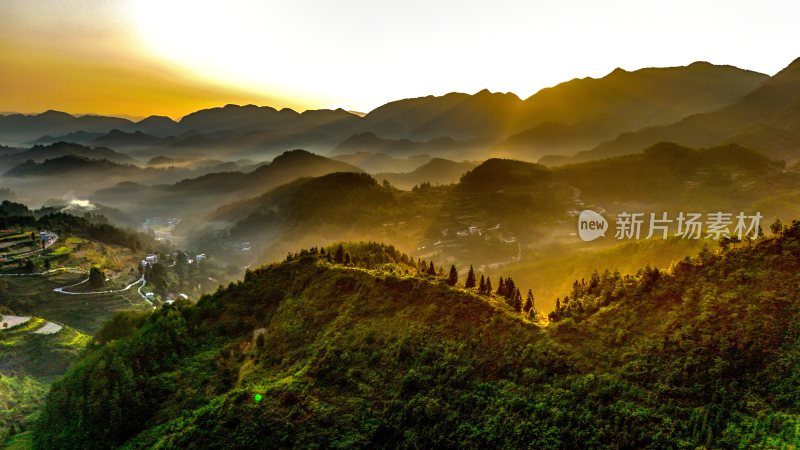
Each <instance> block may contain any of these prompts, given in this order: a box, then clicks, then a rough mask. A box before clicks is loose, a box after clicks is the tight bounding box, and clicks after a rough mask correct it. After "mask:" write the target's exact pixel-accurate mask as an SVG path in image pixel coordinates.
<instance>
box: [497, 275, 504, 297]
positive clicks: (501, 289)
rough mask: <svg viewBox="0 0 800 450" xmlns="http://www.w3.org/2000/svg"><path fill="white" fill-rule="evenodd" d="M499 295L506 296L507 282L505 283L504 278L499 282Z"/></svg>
mask: <svg viewBox="0 0 800 450" xmlns="http://www.w3.org/2000/svg"><path fill="white" fill-rule="evenodd" d="M497 295H506V282H505V281H503V277H500V281H498V282H497Z"/></svg>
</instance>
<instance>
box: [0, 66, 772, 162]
mask: <svg viewBox="0 0 800 450" xmlns="http://www.w3.org/2000/svg"><path fill="white" fill-rule="evenodd" d="M767 78H768V77H767V76H766V75H763V74H759V73H755V72H751V71H747V70H742V69H737V68H734V67H730V66H716V65H712V64H709V63H703V62H699V63H694V64H691V65H689V66H686V67H672V68H649V69H641V70H636V71H633V72H628V71H625V70H622V69H617V70H615V71H613V72H611V73H610V74H608V75H607V76H605V77H603V78H600V79H593V78H583V79H575V80H571V81H568V82H565V83H561V84H559V85H557V86H554V87H552V88H547V89H543V90H541V91H539V92H537V93H536V94H534V95H532V96H531V97H529V98H527V99H525V100H522V99H520V98H519V97H517V96H516V95H514V94H511V93H492V92H489V91H488V90H483V91H480V92H478V93H476V94H474V95H469V94H462V93H450V94H446V95H443V96H427V97H419V98H411V99H404V100H398V101H394V102H390V103H387V104H385V105H383V106H380V107H378V108H376V109H374V110H373V111H370V112H369V113H367V114H366V115H364V116H363V117H362V116H360V115H356V114H353V113H349V112H347V111H344V110H341V109H339V110H309V111H305V112H302V113H298V112H296V111H293V110H291V109H286V108H284V109H281V110H278V109H275V108H271V107H257V106H254V105H246V106H237V105H227V106H224V107H220V108H210V109H205V110H201V111H197V112H195V113H192V114H189V115H187V116H185V117H183V118H181V119H180V120H179V121H177V122H175V121H172V120H171V119H168V118H164V117H157V116H153V117H149V118H146V119H143V120H141V121H139V122H133V121H130V120H128V119H120V118H114V117H101V116H80V117H76V116H71V115H69V114H65V113H60V112H56V111H48V112H46V113H43V114H39V115H21V114H12V115H7V116H0V142H3V143H7V144H15V145H19V144H22V143H27V142H39V143H51V142H54V141H60V140H69V141H73V142H76V143H82V144H88V145H95V146H97V145H100V146H102V145H112V146H114V148H119V149H127V150H131V151H136V152H137V155H139V156H142V157H152V156H158V155H159V154H165V153H168V154H169V155H170V156H175V157H179V156H181V154H187V153H193V154H194V155H193V156H197V154H204V156H206V157H215V158H221V157H224V158H228V159H237V158H243V157H244V158H253V159H260V160H263V159H265V158H267V157H271V156H274V155H277V154H279V153H281V152H283V151H286V150H288V149H291V148H305V149H307V150H310V151H313V152H316V153H320V154H325V153H328V152H332V154H345V153H356V152H364V151H367V152H371V153H387V154H390V155H393V156H408V155H412V154H418V153H427V154H430V155H433V156H443V157H452V156H453V153H458V152H461V154H463V152H465V151H470V150H471V151H472V152H473V153H477V152H483V154H484V155H485V154H487V152H490V153H489V154H494V155H499V156H508V157H514V158H517V159H525V160H536V159H538V158H539V157H541V156H544V155H547V154H562V155H564V154H573V153H576V152H578V151H582V150H587V149H590V148H592V147H593V146H594V145H597V144H599V143H600V142H602V141H604V140H607V139H611V138H613V137H615V136H616V135H618V134H620V133H622V132H631V131H636V130H638V129H640V128H643V127H648V126H654V125H666V124H669V123H671V122H674V121H677V120H680V119H681V118H684V117H686V116H689V115H692V114H697V113H703V112H708V111H713V110H716V109H719V108H722V107H724V106H726V105H729V104H731V103H732V102H735V101H737V100H739V99H741V98H742V97H744V96H745V95H747V94H748V93H750V92H751V91H753V90H754V89H756V88H757V87H759V86H760V85H761V84H762V83H763V82H764V81H765V80H766V79H767ZM164 149H168V150H169V152H166V151H165V150H164ZM470 158H472V157H471V156H470ZM473 159H479V158H473Z"/></svg>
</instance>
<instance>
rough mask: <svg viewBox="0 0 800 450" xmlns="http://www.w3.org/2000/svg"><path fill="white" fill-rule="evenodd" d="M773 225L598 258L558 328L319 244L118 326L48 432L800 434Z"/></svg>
mask: <svg viewBox="0 0 800 450" xmlns="http://www.w3.org/2000/svg"><path fill="white" fill-rule="evenodd" d="M771 228H772V234H771V235H770V236H766V237H760V238H758V239H756V240H753V241H748V242H743V243H739V244H738V245H735V246H732V245H729V244H727V243H725V244H724V245H723V246H722V247H720V248H719V249H714V250H709V249H706V250H703V251H702V252H701V253H700V254H698V255H697V256H695V257H692V258H686V259H684V260H682V261H679V262H676V263H675V264H674V265H673V267H672V268H671V269H670V270H668V271H663V270H658V269H653V268H645V269H643V270H641V271H640V272H639V273H638V274H636V275H631V276H621V275H619V274H615V273H608V272H606V273H602V274H592V275H589V276H588V277H587V279H584V280H579V281H576V283H575V285H574V287H573V290H572V292H570V293H565V294H566V295H565V298H564V299H563V302H562V301H559V307H558V309H557V311H555V312H554V314H553V316H552V323H551V324H550V325H549V326H544V325H543V324H544V322H543V321H542V320H541V319H542V318H541V317H540V316H538V315H537V314H535V306H534V305H533V295H532V293H530V294H529V295H526V296H522V295H519V293H518V291H517V289H516V288H513V289H511V286H513V282H512V284H511V285H510V286H509V283H508V282H507V281H506V280H503V281H502V282H501V281H500V280H498V281H497V284H498V286H497V289H492V288H488V289H487V286H486V285H487V283H486V281H488V280H483V281H484V282H483V283H481V282H479V281H477V280H478V279H479V277H478V274H476V273H474V272H473V271H472V270H471V271H470V273H471V274H472V275H471V276H470V275H468V276H467V278H466V279H464V280H463V281H461V280H459V278H458V272H457V271H455V268H454V267H451V268H450V269H451V270H449V271H448V270H446V269H445V268H440V267H437V266H435V265H434V264H433V263H432V262H429V261H420V260H415V259H413V258H410V257H408V256H405V255H403V254H401V253H399V252H398V251H396V250H395V249H394V248H392V247H387V246H383V245H379V244H344V245H343V246H341V247H339V246H332V247H327V248H312V249H309V250H304V251H301V252H298V253H295V254H291V255H289V256H288V257H287V259H286V261H284V262H283V263H280V264H272V265H269V266H265V267H262V268H260V269H257V270H255V271H251V272H248V273H247V274H246V276H245V278H244V280H243V281H240V282H238V283H232V284H231V285H229V286H228V287H226V288H223V289H220V290H219V291H218V292H217V293H215V294H213V295H207V296H204V297H203V298H202V299H201V300H200V301H199V302H198V303H197V304H196V305H191V304H189V303H187V302H180V301H179V302H176V303H175V304H173V305H172V306H167V307H164V308H162V309H159V310H157V311H156V312H153V313H152V314H140V315H135V316H125V317H119V318H117V319H115V320H114V321H112V322H110V323H109V324H108V325H107V326H106V328H105V329H104V330H103V331H101V333H100V336H103V339H102V340H99V341H98V342H96V343H95V344H93V345H92V346H91V347H90V348H89V349H88V350H87V352H86V353H85V354H84V355H83V357H82V358H81V359H80V360H79V361H78V362H77V363H76V364H75V365H74V366H73V367H72V369H71V370H70V371H69V372H68V373H67V375H66V376H65V377H64V378H63V379H62V380H60V381H59V382H57V383H56V384H54V385H53V388H52V391H51V392H50V394H49V396H48V399H47V404H46V406H45V408H44V409H43V411H42V413H41V417H40V419H39V422H38V424H37V428H36V431H35V435H34V443H35V446H36V447H37V448H42V449H44V448H84V449H87V448H113V447H119V446H124V447H126V448H172V447H179V448H185V447H193V446H194V447H207V446H210V445H214V446H219V447H221V448H254V447H259V448H264V447H269V448H287V447H294V448H307V447H335V448H341V447H347V448H374V447H397V446H400V447H414V448H487V447H488V448H576V447H581V448H698V447H700V448H704V447H705V448H754V447H755V448H792V446H794V445H796V444H797V442H798V440H799V439H800V436H799V435H798V428H799V427H800V377H798V374H800V367H798V366H799V365H800V330H798V323H800V320H798V319H800V317H798V315H799V314H800V308H799V307H800V304H798V302H797V298H796V295H795V292H796V286H797V285H798V283H800V270H798V269H800V267H799V266H800V222H793V223H792V224H791V225H788V226H784V225H783V224H780V223H776V224H773V226H772V227H771ZM454 272H455V273H454ZM467 285H469V286H470V287H467ZM473 286H474V287H473ZM498 289H499V290H500V292H499V293H498V292H497V290H498ZM509 289H511V290H512V291H513V293H512V292H509ZM523 298H525V300H523ZM529 299H530V300H531V305H530V307H529V308H528V311H527V312H526V311H524V309H525V308H526V307H528V305H527V303H528V301H527V300H529ZM520 303H521V305H520ZM531 311H534V313H533V314H532V313H531ZM64 411H70V412H71V413H70V414H64V413H63V412H64Z"/></svg>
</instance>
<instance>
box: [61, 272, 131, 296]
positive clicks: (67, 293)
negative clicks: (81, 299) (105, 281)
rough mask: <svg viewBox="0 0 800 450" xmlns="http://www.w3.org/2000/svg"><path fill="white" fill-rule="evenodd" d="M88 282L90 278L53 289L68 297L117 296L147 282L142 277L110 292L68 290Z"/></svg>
mask: <svg viewBox="0 0 800 450" xmlns="http://www.w3.org/2000/svg"><path fill="white" fill-rule="evenodd" d="M88 282H89V278H86V279H85V280H83V281H79V282H77V283H75V284H70V285H69V286H62V287H57V288H55V289H53V292H56V293H59V294H66V295H93V294H116V293H118V292H125V291H127V290H129V289H130V288H132V287H133V286H135V285H137V284H139V283H142V285H144V283H145V280H144V275H142V277H141V278H139V279H138V280H136V281H134V282H133V283H131V284H129V285H127V286H125V287H124V288H122V289H109V290H105V291H86V292H74V291H67V290H66V289H69V288H73V287H75V286H80V285H82V284H84V283H88Z"/></svg>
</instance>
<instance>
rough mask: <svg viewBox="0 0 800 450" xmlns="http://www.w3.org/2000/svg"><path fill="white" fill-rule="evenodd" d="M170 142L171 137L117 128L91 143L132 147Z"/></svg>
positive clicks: (114, 146) (152, 145)
mask: <svg viewBox="0 0 800 450" xmlns="http://www.w3.org/2000/svg"><path fill="white" fill-rule="evenodd" d="M168 142H170V139H164V138H160V137H157V136H152V135H149V134H146V133H143V132H141V131H138V130H137V131H134V132H132V133H128V132H125V131H121V130H117V129H114V130H111V131H109V132H108V134H105V135H103V136H99V137H96V138H94V139H92V140H91V144H93V145H102V146H106V147H113V148H121V149H123V148H131V147H154V146H158V145H162V144H165V143H168Z"/></svg>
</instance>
